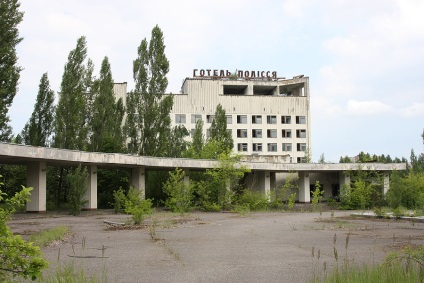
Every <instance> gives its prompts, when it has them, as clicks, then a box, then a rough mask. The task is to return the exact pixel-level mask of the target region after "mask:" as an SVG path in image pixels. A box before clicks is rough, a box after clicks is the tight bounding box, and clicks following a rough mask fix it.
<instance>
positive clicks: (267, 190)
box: [263, 171, 271, 198]
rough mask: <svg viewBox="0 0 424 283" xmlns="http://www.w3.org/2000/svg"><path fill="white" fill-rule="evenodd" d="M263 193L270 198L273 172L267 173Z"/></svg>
mask: <svg viewBox="0 0 424 283" xmlns="http://www.w3.org/2000/svg"><path fill="white" fill-rule="evenodd" d="M263 193H264V194H265V195H267V196H268V198H269V197H270V194H271V172H269V171H265V178H264V186H263Z"/></svg>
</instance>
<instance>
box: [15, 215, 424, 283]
mask: <svg viewBox="0 0 424 283" xmlns="http://www.w3.org/2000/svg"><path fill="white" fill-rule="evenodd" d="M350 213H351V212H346V211H335V212H323V213H321V214H320V213H309V212H296V213H294V212H263V213H250V214H248V215H244V216H243V215H239V214H236V213H204V212H193V213H189V214H186V215H183V216H180V215H176V214H172V213H164V212H161V213H155V214H154V215H152V216H149V217H148V218H147V219H146V220H145V222H144V225H143V226H141V227H129V226H120V225H110V224H107V223H105V222H104V221H105V220H106V221H112V222H118V223H119V222H128V220H129V219H130V218H129V216H127V215H122V214H120V215H116V214H113V213H111V211H106V212H105V211H94V212H86V213H83V215H82V216H79V217H73V216H69V215H66V214H63V213H62V214H60V213H46V214H18V215H16V216H15V217H14V219H13V220H12V221H11V222H9V224H10V226H11V228H12V230H13V231H14V232H15V233H17V234H22V236H23V237H24V238H28V237H29V235H30V234H32V233H34V232H36V231H41V230H44V229H47V228H50V227H54V226H58V225H65V226H68V227H70V230H71V233H70V235H69V236H68V237H67V238H66V239H65V240H64V241H61V242H56V243H53V244H52V245H50V246H48V247H45V248H43V249H42V250H43V252H44V254H45V257H46V258H47V260H48V261H49V262H50V266H51V268H52V269H53V268H55V267H56V266H57V265H58V264H61V265H62V266H63V265H64V264H65V262H68V263H70V262H73V264H74V266H75V268H81V267H82V268H84V269H85V271H86V273H87V274H90V275H95V276H96V277H97V278H102V277H107V279H108V280H107V281H108V282H308V281H309V280H310V279H311V278H312V277H313V276H320V275H321V274H322V273H323V272H325V271H327V272H329V271H330V270H331V269H332V268H333V267H334V266H335V264H336V260H335V258H336V257H337V258H338V264H339V265H340V264H342V262H343V261H344V260H345V259H347V260H348V261H349V262H350V263H355V264H358V263H363V262H369V263H373V262H375V263H379V262H381V260H382V259H383V258H384V255H385V254H386V253H387V252H389V251H392V250H398V249H400V248H402V247H404V246H405V245H409V244H411V245H416V244H423V236H424V223H412V222H409V221H396V220H376V219H362V218H353V217H350V216H349V215H350ZM346 247H347V249H346Z"/></svg>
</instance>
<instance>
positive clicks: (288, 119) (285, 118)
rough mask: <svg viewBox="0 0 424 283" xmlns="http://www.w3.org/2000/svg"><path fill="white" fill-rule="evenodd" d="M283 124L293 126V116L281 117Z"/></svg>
mask: <svg viewBox="0 0 424 283" xmlns="http://www.w3.org/2000/svg"><path fill="white" fill-rule="evenodd" d="M281 124H291V116H281Z"/></svg>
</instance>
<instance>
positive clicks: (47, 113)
mask: <svg viewBox="0 0 424 283" xmlns="http://www.w3.org/2000/svg"><path fill="white" fill-rule="evenodd" d="M53 102H54V92H53V90H52V89H51V88H50V83H49V78H48V76H47V73H44V74H43V76H42V77H41V80H40V84H39V86H38V95H37V101H36V103H35V106H34V111H33V112H32V115H31V117H30V118H29V121H28V122H27V123H26V124H25V128H24V130H23V132H22V136H23V139H24V142H25V144H29V145H35V146H49V145H50V140H49V139H50V136H51V134H52V131H53V118H54V111H55V107H54V105H53Z"/></svg>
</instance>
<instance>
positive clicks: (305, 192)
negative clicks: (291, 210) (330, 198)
mask: <svg viewBox="0 0 424 283" xmlns="http://www.w3.org/2000/svg"><path fill="white" fill-rule="evenodd" d="M309 185H310V182H309V172H299V202H311V188H310V186H309Z"/></svg>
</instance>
